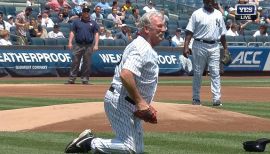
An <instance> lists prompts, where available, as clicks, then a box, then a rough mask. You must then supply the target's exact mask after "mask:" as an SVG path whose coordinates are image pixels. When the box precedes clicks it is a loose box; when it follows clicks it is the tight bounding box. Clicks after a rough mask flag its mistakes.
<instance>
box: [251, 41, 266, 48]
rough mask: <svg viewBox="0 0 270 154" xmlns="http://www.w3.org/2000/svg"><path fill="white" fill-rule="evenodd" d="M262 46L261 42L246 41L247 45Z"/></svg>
mask: <svg viewBox="0 0 270 154" xmlns="http://www.w3.org/2000/svg"><path fill="white" fill-rule="evenodd" d="M262 46H264V44H263V42H248V47H262Z"/></svg>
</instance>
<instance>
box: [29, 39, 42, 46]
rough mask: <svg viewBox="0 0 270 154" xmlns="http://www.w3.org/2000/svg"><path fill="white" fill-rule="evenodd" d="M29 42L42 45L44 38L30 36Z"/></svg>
mask: <svg viewBox="0 0 270 154" xmlns="http://www.w3.org/2000/svg"><path fill="white" fill-rule="evenodd" d="M30 43H31V45H44V40H43V39H42V38H39V37H32V38H31V40H30Z"/></svg>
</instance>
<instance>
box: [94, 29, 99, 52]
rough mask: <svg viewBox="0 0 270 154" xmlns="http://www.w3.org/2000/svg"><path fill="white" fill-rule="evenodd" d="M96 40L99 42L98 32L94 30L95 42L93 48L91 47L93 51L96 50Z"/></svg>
mask: <svg viewBox="0 0 270 154" xmlns="http://www.w3.org/2000/svg"><path fill="white" fill-rule="evenodd" d="M98 42H99V33H98V32H96V33H95V44H94V48H93V50H94V51H97V50H98Z"/></svg>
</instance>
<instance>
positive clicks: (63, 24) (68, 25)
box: [59, 22, 71, 30]
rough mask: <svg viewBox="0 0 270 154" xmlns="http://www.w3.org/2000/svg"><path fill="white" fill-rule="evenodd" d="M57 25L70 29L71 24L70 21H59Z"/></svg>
mask: <svg viewBox="0 0 270 154" xmlns="http://www.w3.org/2000/svg"><path fill="white" fill-rule="evenodd" d="M59 26H60V28H67V29H69V30H70V28H71V25H70V23H62V22H61V23H59Z"/></svg>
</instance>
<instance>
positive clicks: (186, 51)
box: [183, 48, 191, 58]
mask: <svg viewBox="0 0 270 154" xmlns="http://www.w3.org/2000/svg"><path fill="white" fill-rule="evenodd" d="M190 54H191V53H190V50H189V48H184V51H183V55H184V56H185V57H186V58H188V56H189V55H190Z"/></svg>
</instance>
